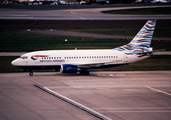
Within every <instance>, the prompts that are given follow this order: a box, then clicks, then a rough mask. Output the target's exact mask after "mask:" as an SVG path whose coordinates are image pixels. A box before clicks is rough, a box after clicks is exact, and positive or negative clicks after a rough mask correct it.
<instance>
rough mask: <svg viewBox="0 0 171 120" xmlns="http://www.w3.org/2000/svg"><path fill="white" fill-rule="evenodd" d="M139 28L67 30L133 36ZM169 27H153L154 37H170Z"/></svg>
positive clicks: (170, 29)
mask: <svg viewBox="0 0 171 120" xmlns="http://www.w3.org/2000/svg"><path fill="white" fill-rule="evenodd" d="M140 29H141V28H136V29H135V28H130V29H80V30H78V29H70V30H69V31H76V32H84V33H94V34H102V35H123V36H135V35H136V34H137V33H138V31H139V30H140ZM170 31H171V28H169V27H168V28H158V27H156V28H155V31H154V35H153V36H155V37H171V34H170Z"/></svg>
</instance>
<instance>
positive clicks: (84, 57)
mask: <svg viewBox="0 0 171 120" xmlns="http://www.w3.org/2000/svg"><path fill="white" fill-rule="evenodd" d="M81 58H82V59H86V58H87V59H89V58H118V56H82V57H81V56H79V57H64V59H81ZM42 59H61V57H42Z"/></svg>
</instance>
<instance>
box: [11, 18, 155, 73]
mask: <svg viewBox="0 0 171 120" xmlns="http://www.w3.org/2000/svg"><path fill="white" fill-rule="evenodd" d="M155 24H156V20H148V21H147V23H146V24H145V25H144V26H143V27H142V29H141V30H140V31H139V32H138V34H137V35H136V36H135V37H134V38H133V39H132V41H131V42H130V43H129V44H127V45H123V46H120V47H117V48H114V49H102V50H77V49H75V50H47V51H35V52H30V53H26V54H24V55H21V57H20V58H18V59H16V60H14V61H12V65H14V66H16V67H20V68H23V70H24V71H28V72H29V75H30V76H32V75H33V72H32V70H36V69H55V70H56V71H60V72H61V73H77V72H80V74H84V75H88V74H89V71H87V69H91V68H103V67H114V66H119V65H125V64H129V63H132V62H136V61H139V60H143V59H145V58H148V57H150V56H151V55H152V52H153V51H152V48H151V47H150V44H151V40H152V36H153V32H154V28H155Z"/></svg>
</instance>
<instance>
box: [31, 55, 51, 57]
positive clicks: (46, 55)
mask: <svg viewBox="0 0 171 120" xmlns="http://www.w3.org/2000/svg"><path fill="white" fill-rule="evenodd" d="M31 57H49V55H33V56H31Z"/></svg>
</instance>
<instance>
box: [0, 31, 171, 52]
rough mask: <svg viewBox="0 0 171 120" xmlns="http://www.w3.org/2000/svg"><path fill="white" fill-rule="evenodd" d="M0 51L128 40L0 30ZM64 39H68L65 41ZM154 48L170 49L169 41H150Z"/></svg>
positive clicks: (116, 43) (106, 46) (110, 44)
mask: <svg viewBox="0 0 171 120" xmlns="http://www.w3.org/2000/svg"><path fill="white" fill-rule="evenodd" d="M0 36H1V37H0V52H31V51H37V50H71V49H72V50H73V49H75V48H77V49H78V50H79V49H112V48H115V47H119V46H121V45H124V44H128V43H129V42H130V40H118V39H95V38H80V37H61V36H55V35H43V34H38V33H30V32H23V31H22V32H14V31H13V32H1V33H0ZM65 39H67V40H68V41H67V42H66V41H65ZM151 46H152V47H153V48H154V49H166V50H168V51H170V50H171V48H170V46H171V41H169V40H167V41H165V40H161V41H152V44H151Z"/></svg>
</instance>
